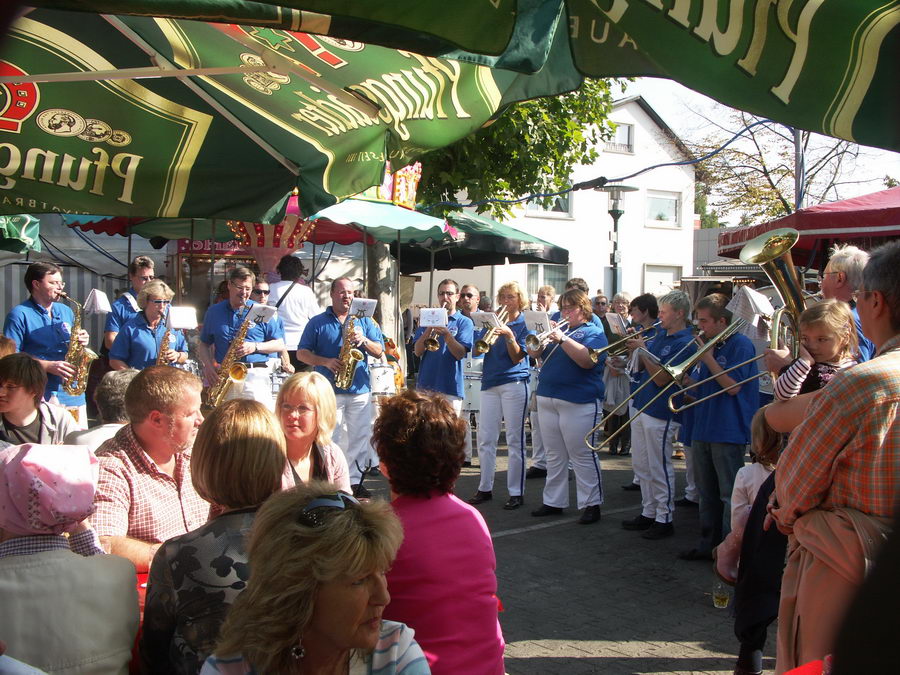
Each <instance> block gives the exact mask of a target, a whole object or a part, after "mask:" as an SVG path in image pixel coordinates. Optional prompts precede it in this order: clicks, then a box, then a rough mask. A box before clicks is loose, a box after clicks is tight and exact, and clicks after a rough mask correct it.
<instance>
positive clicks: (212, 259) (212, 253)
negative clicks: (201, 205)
mask: <svg viewBox="0 0 900 675" xmlns="http://www.w3.org/2000/svg"><path fill="white" fill-rule="evenodd" d="M215 292H216V219H215V218H213V219H212V231H211V232H210V240H209V302H210V304H212V301H213V300H215V299H216V298H215V296H214V295H213V293H215Z"/></svg>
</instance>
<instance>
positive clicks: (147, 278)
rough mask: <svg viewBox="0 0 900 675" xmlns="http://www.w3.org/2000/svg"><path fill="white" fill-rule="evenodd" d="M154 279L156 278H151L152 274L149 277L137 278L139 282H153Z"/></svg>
mask: <svg viewBox="0 0 900 675" xmlns="http://www.w3.org/2000/svg"><path fill="white" fill-rule="evenodd" d="M155 278H156V277H155V276H153V275H152V274H151V275H150V276H147V277H138V279H140V280H141V281H153V280H154V279H155Z"/></svg>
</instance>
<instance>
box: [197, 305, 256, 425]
mask: <svg viewBox="0 0 900 675" xmlns="http://www.w3.org/2000/svg"><path fill="white" fill-rule="evenodd" d="M250 323H251V319H250V308H249V307H248V308H247V318H246V319H244V322H243V323H242V324H241V327H240V328H238V331H237V333H235V334H234V338H233V339H232V340H231V344H230V345H228V351H227V352H225V358H224V359H222V363H221V364H220V365H219V379H217V380H216V381H215V383H214V384H213V385H212V386H210V387H209V388H208V389H207V390H206V407H207V408H210V409H212V408H215V407H217V406H218V405H219V404H220V403H222V401H224V400H225V395H226V394H227V393H228V390H229V389H230V388H231V385H232V383H234V382H243V381H244V380H245V379H246V378H247V365H246V364H244V363H241V362H240V361H238V356H237V349H238V347H240V346H241V345H242V344H244V340H246V339H247V331H248V330H250Z"/></svg>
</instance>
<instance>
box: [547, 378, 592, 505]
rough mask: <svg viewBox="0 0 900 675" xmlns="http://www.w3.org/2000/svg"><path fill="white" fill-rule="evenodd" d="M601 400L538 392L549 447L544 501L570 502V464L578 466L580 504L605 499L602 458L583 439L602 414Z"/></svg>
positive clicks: (577, 488) (576, 471)
mask: <svg viewBox="0 0 900 675" xmlns="http://www.w3.org/2000/svg"><path fill="white" fill-rule="evenodd" d="M602 412H603V411H602V408H601V407H600V401H592V402H591V403H570V402H568V401H563V400H562V399H558V398H548V397H546V396H538V414H537V416H538V417H540V419H541V422H540V425H541V436H542V437H543V441H544V447H545V448H546V450H547V482H546V483H545V484H544V504H546V505H547V506H555V507H557V508H561V509H562V508H565V507H567V506H568V505H569V469H568V467H569V464H570V463H571V466H572V468H573V469H574V470H575V486H576V494H577V500H578V508H579V509H583V508H585V507H588V506H595V505H599V504H602V503H603V483H602V479H601V477H600V461H599V459H598V458H597V453H595V452H592V451H591V450H590V449H589V448H588V447H587V445H585V443H584V437H585V435H586V434H587V433H588V432H589V431H590V430H591V427H593V426H594V425H595V424H597V422H598V421H599V420H600V417H601V415H602Z"/></svg>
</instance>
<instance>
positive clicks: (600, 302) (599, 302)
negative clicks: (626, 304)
mask: <svg viewBox="0 0 900 675" xmlns="http://www.w3.org/2000/svg"><path fill="white" fill-rule="evenodd" d="M594 304H595V305H608V304H609V303H608V302H604V301H603V300H598V301H597V302H595V303H594Z"/></svg>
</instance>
